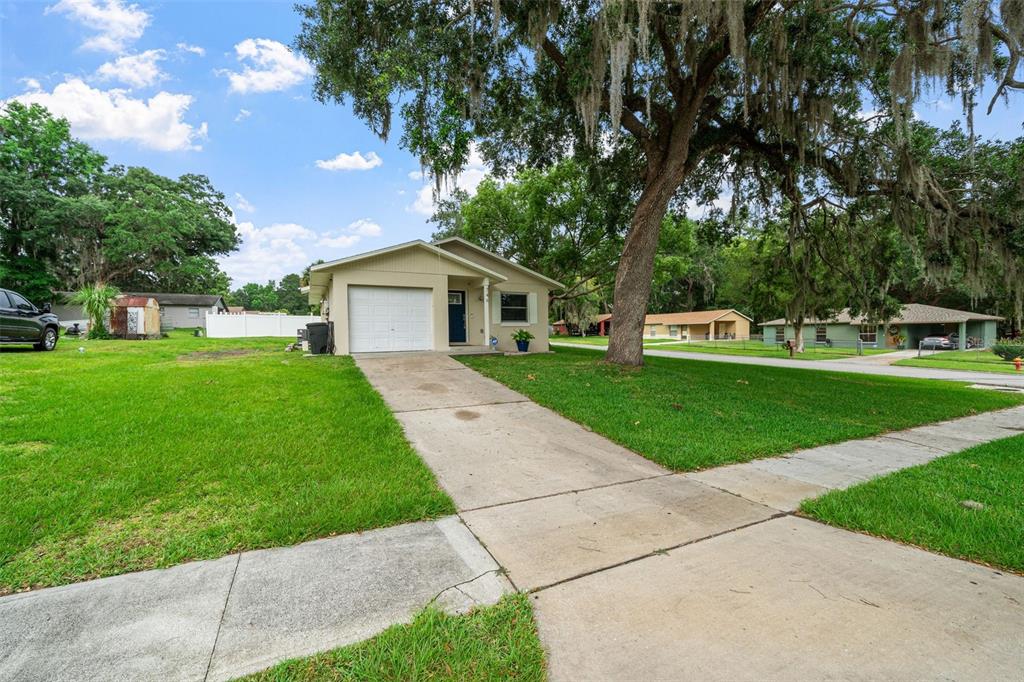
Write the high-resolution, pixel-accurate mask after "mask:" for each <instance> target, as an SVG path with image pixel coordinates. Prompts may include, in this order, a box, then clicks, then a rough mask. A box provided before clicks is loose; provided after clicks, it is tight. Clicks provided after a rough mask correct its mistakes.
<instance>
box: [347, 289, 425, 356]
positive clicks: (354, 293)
mask: <svg viewBox="0 0 1024 682" xmlns="http://www.w3.org/2000/svg"><path fill="white" fill-rule="evenodd" d="M348 300H349V350H350V351H351V352H353V353H367V352H379V351H403V350H430V349H431V348H432V346H433V343H432V337H431V324H430V319H431V314H430V311H431V306H432V301H433V298H432V294H431V291H430V290H429V289H413V288H403V287H358V286H350V287H349V289H348Z"/></svg>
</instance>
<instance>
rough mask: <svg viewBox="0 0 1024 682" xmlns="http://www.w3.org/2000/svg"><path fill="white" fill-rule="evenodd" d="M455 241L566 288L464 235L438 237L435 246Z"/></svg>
mask: <svg viewBox="0 0 1024 682" xmlns="http://www.w3.org/2000/svg"><path fill="white" fill-rule="evenodd" d="M453 242H454V243H458V244H462V245H463V246H468V247H469V248H471V249H473V250H475V251H478V252H480V253H482V254H485V255H487V256H490V257H491V258H496V259H498V260H500V261H502V262H503V263H506V264H507V265H509V266H510V267H513V268H515V269H516V270H519V271H520V272H522V273H525V274H527V275H530V276H531V277H536V278H537V279H539V280H541V281H542V282H545V283H547V284H550V285H551V286H552V287H553V288H555V289H564V288H565V286H563V285H562V283H561V282H557V281H555V280H553V279H551V278H550V277H547V276H545V275H542V274H540V273H539V272H536V271H534V270H531V269H530V268H528V267H526V266H524V265H520V264H519V263H516V262H515V261H511V260H509V259H508V258H502V257H501V256H499V255H498V254H496V253H491V252H490V251H488V250H487V249H485V248H483V247H481V246H477V245H476V244H474V243H473V242H471V241H468V240H466V239H463V238H462V237H448V238H446V239H438V240H437V241H435V242H434V246H442V245H444V244H451V243H453ZM506 279H507V278H506Z"/></svg>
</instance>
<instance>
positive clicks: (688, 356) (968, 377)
mask: <svg viewBox="0 0 1024 682" xmlns="http://www.w3.org/2000/svg"><path fill="white" fill-rule="evenodd" d="M551 345H552V346H556V347H558V348H586V349H588V350H595V351H605V350H607V348H606V347H605V346H588V345H585V344H582V343H558V342H556V341H552V342H551ZM644 355H650V356H652V357H661V358H681V359H683V360H702V361H705V362H730V363H733V364H739V365H761V366H763V367H786V368H788V369H816V370H821V371H825V372H850V373H853V374H874V375H877V376H890V377H904V378H907V379H937V380H939V381H962V382H966V383H969V384H977V385H980V386H987V387H992V388H1013V389H1020V390H1024V372H1022V373H1019V374H1017V373H1014V374H999V373H996V372H967V371H963V370H954V369H931V368H928V367H900V366H896V365H887V364H881V363H877V362H867V361H864V360H863V359H859V358H858V359H856V360H854V359H850V360H790V359H788V358H759V357H753V356H749V355H722V354H717V353H698V352H688V351H680V350H659V349H657V348H644ZM872 357H877V356H872Z"/></svg>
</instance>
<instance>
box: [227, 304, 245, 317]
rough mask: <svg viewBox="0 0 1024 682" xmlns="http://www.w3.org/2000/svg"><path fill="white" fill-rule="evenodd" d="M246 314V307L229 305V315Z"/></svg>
mask: <svg viewBox="0 0 1024 682" xmlns="http://www.w3.org/2000/svg"><path fill="white" fill-rule="evenodd" d="M244 312H245V306H244V305H229V306H228V315H241V314H242V313H244Z"/></svg>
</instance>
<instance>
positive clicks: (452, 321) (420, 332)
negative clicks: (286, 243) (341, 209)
mask: <svg viewBox="0 0 1024 682" xmlns="http://www.w3.org/2000/svg"><path fill="white" fill-rule="evenodd" d="M561 288H562V285H561V284H560V283H558V282H556V281H555V280H553V279H551V278H549V277H545V276H544V275H541V274H539V273H537V272H534V271H532V270H530V269H528V268H525V267H523V266H522V265H519V264H518V263H515V262H513V261H510V260H508V259H505V258H502V257H500V256H498V255H496V254H493V253H491V252H489V251H487V250H485V249H482V248H480V247H479V246H477V245H476V244H473V243H471V242H468V241H466V240H465V239H461V238H459V237H451V238H448V239H442V240H440V241H436V242H433V243H427V242H424V241H422V240H415V241H411V242H406V243H404V244H397V245H395V246H390V247H387V248H383V249H379V250H376V251H369V252H367V253H361V254H358V255H355V256H349V257H347V258H341V259H339V260H335V261H331V262H329V263H321V264H319V265H314V266H313V267H312V268H310V273H309V286H308V287H305V288H304V291H306V292H307V293H308V296H309V302H310V305H318V304H319V305H320V306H321V308H320V311H321V315H322V316H323V318H324V319H325V320H326V321H328V322H330V323H332V324H333V333H334V352H335V353H336V354H338V355H346V354H349V353H367V352H378V351H417V350H449V349H451V348H457V347H461V346H477V347H487V346H488V345H489V340H490V338H491V337H494V338H496V339H497V347H498V349H499V350H503V351H512V350H515V348H516V346H515V342H514V341H513V340H512V333H513V332H514V331H515V330H517V329H526V330H527V331H529V332H530V333H531V334H533V336H534V337H535V338H534V340H533V341H532V342H531V343H530V350H531V351H546V350H548V299H549V297H550V293H551V291H552V290H553V289H561Z"/></svg>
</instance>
